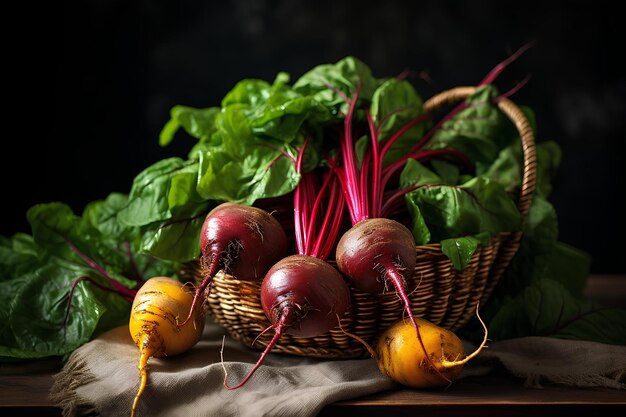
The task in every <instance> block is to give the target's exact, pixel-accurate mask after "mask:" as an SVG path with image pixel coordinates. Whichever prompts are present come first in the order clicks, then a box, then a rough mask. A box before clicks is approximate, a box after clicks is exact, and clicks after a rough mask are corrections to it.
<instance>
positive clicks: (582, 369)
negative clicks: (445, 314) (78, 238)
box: [50, 322, 626, 417]
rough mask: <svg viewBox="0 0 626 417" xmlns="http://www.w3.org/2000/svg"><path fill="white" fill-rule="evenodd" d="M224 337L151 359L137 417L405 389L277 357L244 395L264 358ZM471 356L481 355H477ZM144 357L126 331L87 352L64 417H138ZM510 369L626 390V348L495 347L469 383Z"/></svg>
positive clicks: (309, 403)
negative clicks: (226, 385)
mask: <svg viewBox="0 0 626 417" xmlns="http://www.w3.org/2000/svg"><path fill="white" fill-rule="evenodd" d="M224 333H225V332H224V330H223V329H222V328H220V327H218V326H216V325H215V324H213V323H210V322H209V323H207V325H206V328H205V330H204V333H203V337H202V339H201V341H200V342H199V343H198V344H197V345H196V346H195V347H194V348H193V349H192V350H191V351H189V352H187V353H185V354H182V355H179V356H176V357H173V358H165V359H156V358H151V359H150V361H149V368H148V369H149V374H148V378H149V382H148V387H147V388H146V390H145V392H144V394H143V396H142V398H141V400H140V402H139V406H138V409H137V416H138V417H140V416H170V417H175V416H189V417H190V416H207V417H208V416H219V417H230V416H241V417H244V416H304V417H307V416H315V415H317V414H318V413H319V412H320V410H321V409H322V408H323V407H324V406H325V405H326V404H329V403H332V402H336V401H340V400H345V399H350V398H355V397H360V396H363V395H368V394H372V393H376V392H380V391H385V390H390V389H394V388H397V387H398V386H397V385H396V384H394V383H393V382H392V381H390V380H389V379H387V378H386V377H384V376H382V375H381V374H380V372H379V371H378V368H377V366H376V363H375V362H374V360H373V359H362V360H334V361H325V360H316V359H311V358H301V357H294V356H286V355H278V354H270V355H268V357H267V359H266V360H265V362H264V366H262V367H261V368H259V369H258V370H257V372H256V373H255V374H254V376H253V377H252V378H251V379H250V380H249V381H248V382H247V383H246V385H244V386H243V387H241V388H239V389H237V390H234V391H229V390H227V389H225V388H224V387H223V385H222V381H223V377H224V371H223V368H222V365H221V362H220V350H221V349H222V343H223V341H224V343H225V345H224V361H225V362H224V364H225V366H226V368H227V370H228V375H229V383H230V384H231V385H234V384H235V383H236V382H238V381H240V380H241V379H242V378H243V377H244V376H245V374H246V373H247V372H248V371H249V370H250V368H251V367H252V363H254V362H256V360H257V359H258V357H259V352H257V351H254V350H250V349H248V348H246V347H245V346H243V345H241V344H239V343H238V342H235V341H233V340H232V339H230V338H229V337H226V338H225V340H224V338H223V335H224ZM468 349H472V347H471V346H468ZM138 356H139V354H138V350H137V348H136V346H135V345H134V344H133V342H132V340H131V338H130V335H129V332H128V328H127V327H126V326H124V327H119V328H116V329H113V330H111V331H109V332H107V333H105V334H103V335H102V336H101V337H99V338H97V339H95V340H93V341H91V342H89V343H87V344H85V345H83V346H82V347H80V348H79V349H77V350H76V351H75V352H74V353H73V354H72V355H71V356H70V358H69V360H68V361H67V363H66V364H65V366H64V367H63V369H62V370H61V371H60V372H59V373H58V374H56V375H55V376H54V386H53V388H52V391H51V394H50V398H51V399H52V401H53V403H55V404H57V405H58V406H60V407H61V408H62V410H63V415H64V416H81V415H98V416H128V415H130V407H131V404H132V400H133V398H134V396H135V394H136V391H137V387H138V385H139V375H138V372H137V359H138ZM495 367H498V368H502V367H504V369H507V370H508V371H509V372H510V373H511V374H513V375H515V376H517V377H522V378H524V379H525V381H526V384H527V385H530V386H533V387H540V383H541V382H542V381H550V382H554V383H559V384H566V385H570V386H582V387H593V386H596V387H597V386H602V387H610V388H615V389H626V384H625V383H624V382H625V381H624V374H625V372H626V346H613V345H603V344H599V343H593V342H584V341H568V340H557V339H550V338H538V337H528V338H523V339H515V340H507V341H501V342H497V343H492V344H490V345H489V347H488V348H485V349H484V350H483V351H482V352H481V354H480V355H479V356H478V357H476V358H475V359H474V360H473V361H472V362H471V363H470V364H469V365H468V366H466V368H465V370H464V373H463V374H462V376H461V377H463V376H468V375H480V374H486V373H489V372H491V371H492V370H493V369H494V368H495Z"/></svg>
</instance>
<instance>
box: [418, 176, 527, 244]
mask: <svg viewBox="0 0 626 417" xmlns="http://www.w3.org/2000/svg"><path fill="white" fill-rule="evenodd" d="M406 201H407V204H408V206H409V208H410V209H412V210H414V209H415V207H417V208H419V210H420V213H421V215H422V216H423V217H424V220H425V222H426V224H427V225H428V228H429V230H430V232H431V239H432V241H435V242H439V241H441V240H443V239H448V238H454V237H462V236H467V235H475V234H477V233H483V232H487V233H491V234H496V233H500V232H506V231H517V230H520V228H521V219H520V214H519V211H518V209H517V207H516V206H515V203H514V202H513V200H512V198H511V197H510V196H509V195H508V194H507V193H506V191H504V189H503V188H502V187H501V186H500V184H498V183H497V182H495V181H491V180H490V179H489V178H487V177H474V178H472V179H470V180H469V181H467V182H466V183H464V184H461V185H460V186H451V185H445V184H424V185H421V186H419V188H417V189H415V190H414V191H411V192H409V193H407V194H406Z"/></svg>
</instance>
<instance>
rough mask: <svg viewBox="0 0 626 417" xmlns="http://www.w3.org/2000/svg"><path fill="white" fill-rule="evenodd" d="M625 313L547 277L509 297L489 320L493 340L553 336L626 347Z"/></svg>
mask: <svg viewBox="0 0 626 417" xmlns="http://www.w3.org/2000/svg"><path fill="white" fill-rule="evenodd" d="M625 313H626V310H623V309H617V308H604V307H599V306H595V305H593V304H592V303H590V302H588V301H586V300H584V299H582V298H579V297H575V296H573V295H572V294H571V293H570V292H569V291H568V290H567V289H566V288H565V287H564V286H563V284H561V283H559V282H557V281H554V280H551V279H548V278H545V279H542V280H539V281H536V282H535V283H533V284H531V285H530V286H528V287H526V288H525V289H524V290H523V291H522V292H521V294H520V295H518V296H517V297H514V298H509V299H507V300H506V303H503V305H502V307H501V308H500V309H499V310H498V312H497V313H496V315H495V316H494V317H493V319H492V320H491V321H490V324H489V332H490V338H492V339H494V340H500V339H509V338H515V337H523V336H550V337H557V338H562V339H576V340H591V341H596V342H600V343H609V344H621V345H624V344H626V321H625V320H624V319H623V317H624V314H625Z"/></svg>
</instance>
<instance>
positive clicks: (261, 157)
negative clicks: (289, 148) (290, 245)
mask: <svg viewBox="0 0 626 417" xmlns="http://www.w3.org/2000/svg"><path fill="white" fill-rule="evenodd" d="M290 155H291V156H292V157H295V153H293V152H291V153H290ZM299 180H300V175H299V174H298V173H297V172H296V169H295V166H294V163H293V162H292V161H291V160H290V159H287V158H286V157H285V156H284V155H283V154H282V153H281V152H280V151H279V150H276V149H273V148H269V147H265V146H256V147H250V148H248V149H247V151H246V153H245V154H244V155H242V156H241V157H235V156H233V155H231V154H228V153H226V152H222V151H220V150H219V149H216V150H214V151H212V152H208V153H207V154H206V155H203V156H202V158H201V160H200V179H199V182H198V186H197V190H198V193H199V194H200V195H201V196H202V198H204V199H207V200H218V201H232V202H236V203H240V204H247V205H252V204H253V203H254V201H256V200H257V199H261V198H270V197H278V196H281V195H284V194H287V193H289V192H291V191H293V189H294V188H295V187H296V185H297V184H298V181H299Z"/></svg>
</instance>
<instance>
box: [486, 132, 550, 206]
mask: <svg viewBox="0 0 626 417" xmlns="http://www.w3.org/2000/svg"><path fill="white" fill-rule="evenodd" d="M536 158H537V166H536V169H535V175H536V185H535V195H537V196H540V197H544V198H546V197H548V196H549V195H550V192H551V191H552V180H553V178H554V175H555V174H556V170H557V168H558V166H559V164H560V162H561V149H560V147H559V145H558V144H557V143H556V142H552V141H548V142H542V143H538V144H536ZM522 174H523V159H522V148H521V144H520V143H519V142H516V143H513V144H511V145H509V146H508V147H506V148H504V149H502V150H501V151H500V154H499V155H498V157H497V158H496V160H495V161H494V162H493V164H492V165H491V166H489V167H488V168H487V170H486V172H485V175H487V176H488V177H489V178H491V179H493V180H495V181H498V182H500V183H501V184H502V185H503V186H504V187H505V189H506V190H507V191H508V192H510V193H513V194H515V195H518V194H519V192H520V189H521V185H522Z"/></svg>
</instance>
